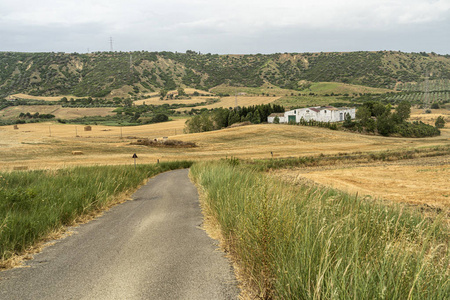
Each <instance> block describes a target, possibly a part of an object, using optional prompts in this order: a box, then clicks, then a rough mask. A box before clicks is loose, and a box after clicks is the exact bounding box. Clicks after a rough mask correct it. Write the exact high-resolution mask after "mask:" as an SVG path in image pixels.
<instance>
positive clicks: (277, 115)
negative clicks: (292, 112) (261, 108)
mask: <svg viewBox="0 0 450 300" xmlns="http://www.w3.org/2000/svg"><path fill="white" fill-rule="evenodd" d="M269 117H284V113H271V114H270V115H269Z"/></svg>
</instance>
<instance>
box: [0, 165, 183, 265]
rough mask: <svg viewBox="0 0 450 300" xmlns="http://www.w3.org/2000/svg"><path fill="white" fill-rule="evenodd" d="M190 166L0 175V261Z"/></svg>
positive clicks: (129, 167) (20, 172) (67, 170)
mask: <svg viewBox="0 0 450 300" xmlns="http://www.w3.org/2000/svg"><path fill="white" fill-rule="evenodd" d="M191 164H192V163H191V162H187V161H180V162H167V163H161V164H156V165H138V166H137V168H136V169H135V168H134V166H95V167H75V168H70V169H61V170H54V171H14V172H9V173H0V259H1V260H6V259H8V258H10V257H11V256H13V255H14V254H21V253H23V251H25V250H26V249H27V248H28V247H30V246H33V245H35V244H36V243H37V242H39V241H40V240H42V239H44V238H45V237H46V236H47V235H48V234H49V233H51V232H52V231H55V230H58V229H60V228H62V227H63V226H67V225H71V224H73V222H74V221H75V220H76V219H77V218H79V217H80V216H83V215H87V214H89V213H91V212H93V211H96V210H99V209H102V208H105V207H108V206H109V205H110V204H111V203H112V202H114V201H115V200H116V198H117V197H118V196H119V195H121V194H123V193H124V192H131V191H133V190H134V189H136V188H137V187H138V186H139V185H140V184H142V182H143V180H144V179H146V178H148V177H151V176H154V175H156V174H158V173H161V172H165V171H168V170H173V169H180V168H188V167H190V166H191Z"/></svg>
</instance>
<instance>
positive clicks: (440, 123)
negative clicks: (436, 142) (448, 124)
mask: <svg viewBox="0 0 450 300" xmlns="http://www.w3.org/2000/svg"><path fill="white" fill-rule="evenodd" d="M434 126H436V128H444V127H445V120H444V117H443V116H439V117H438V118H437V119H436V122H435V123H434Z"/></svg>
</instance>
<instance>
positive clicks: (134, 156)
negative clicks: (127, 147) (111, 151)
mask: <svg viewBox="0 0 450 300" xmlns="http://www.w3.org/2000/svg"><path fill="white" fill-rule="evenodd" d="M133 158H134V169H135V170H136V158H138V157H137V155H136V153H134V154H133Z"/></svg>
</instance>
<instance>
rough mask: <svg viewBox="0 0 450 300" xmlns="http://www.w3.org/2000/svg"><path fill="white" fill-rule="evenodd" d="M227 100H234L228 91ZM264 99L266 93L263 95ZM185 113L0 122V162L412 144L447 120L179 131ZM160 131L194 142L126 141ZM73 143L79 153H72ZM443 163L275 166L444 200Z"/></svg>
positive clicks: (385, 193)
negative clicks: (358, 130)
mask: <svg viewBox="0 0 450 300" xmlns="http://www.w3.org/2000/svg"><path fill="white" fill-rule="evenodd" d="M230 98H231V99H230V101H234V100H233V99H232V98H233V97H230ZM267 98H268V99H270V98H269V97H267ZM412 118H421V119H423V120H425V121H427V119H426V118H430V120H428V121H429V122H432V116H431V115H430V114H423V113H422V112H420V111H415V112H414V114H413V115H412ZM185 121H186V119H178V120H175V121H170V122H166V123H160V124H151V125H144V126H130V127H122V128H121V127H108V126H92V130H91V131H84V127H83V126H81V125H68V124H56V123H50V122H49V123H36V124H23V125H19V126H18V129H17V130H15V129H13V126H3V127H0V151H1V154H2V155H1V156H0V170H13V169H53V168H62V167H65V166H72V165H122V164H132V163H133V159H132V158H131V157H132V155H133V154H134V153H136V154H137V155H138V160H137V162H138V163H154V162H156V161H158V160H159V161H161V162H163V161H169V160H185V159H188V160H195V161H200V160H210V159H221V158H226V157H237V158H241V159H259V158H267V159H268V158H271V152H273V155H274V158H275V159H277V158H286V157H300V156H315V155H320V154H338V153H352V152H357V151H358V152H372V151H385V150H404V149H416V148H423V147H430V146H437V145H449V144H450V129H449V125H448V124H447V126H446V128H445V129H443V130H442V135H441V136H438V137H433V138H420V139H411V138H393V137H388V138H386V137H380V136H369V135H359V134H354V133H347V132H336V131H332V130H327V129H322V128H315V127H302V126H289V125H275V124H260V125H249V126H243V127H237V128H228V129H224V130H220V131H212V132H205V133H195V134H184V133H183V129H184V126H185ZM163 137H167V138H168V139H175V140H181V141H185V142H194V143H196V145H197V147H195V148H153V147H148V146H141V145H131V144H130V143H132V142H135V141H136V140H137V139H142V138H149V139H155V138H156V139H162V138H163ZM74 151H78V152H77V153H78V154H80V153H81V154H80V155H73V153H74ZM449 170H450V163H449V161H448V157H438V158H434V159H433V161H432V162H429V161H424V162H422V163H417V164H415V163H411V164H407V165H404V164H398V165H397V164H389V165H386V164H375V165H364V166H362V167H361V166H357V167H351V166H342V168H338V169H333V170H324V169H316V170H294V171H292V170H289V171H280V172H281V174H282V176H285V177H288V178H289V179H291V180H292V179H298V178H300V177H301V178H305V179H308V180H313V181H315V182H318V183H320V184H324V185H328V186H333V187H337V188H340V189H344V190H348V191H351V192H358V193H359V194H364V195H365V194H370V195H373V196H374V197H383V198H387V199H392V200H395V201H406V202H414V203H418V202H423V201H425V202H427V203H429V204H430V205H433V206H449V205H450V204H449V199H450V191H449V189H448V186H449V185H448V183H447V184H446V183H445V182H444V181H445V180H447V181H448V178H450V176H449V175H450V174H449Z"/></svg>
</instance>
